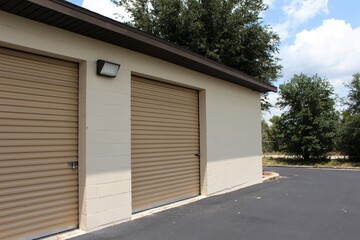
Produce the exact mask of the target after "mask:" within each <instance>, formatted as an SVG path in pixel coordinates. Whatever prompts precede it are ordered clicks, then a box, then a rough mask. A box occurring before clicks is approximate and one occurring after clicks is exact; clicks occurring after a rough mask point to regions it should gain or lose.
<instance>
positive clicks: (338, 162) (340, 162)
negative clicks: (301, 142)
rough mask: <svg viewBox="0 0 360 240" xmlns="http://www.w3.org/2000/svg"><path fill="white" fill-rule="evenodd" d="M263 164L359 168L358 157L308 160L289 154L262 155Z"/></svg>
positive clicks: (359, 161)
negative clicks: (352, 158) (351, 158)
mask: <svg viewBox="0 0 360 240" xmlns="http://www.w3.org/2000/svg"><path fill="white" fill-rule="evenodd" d="M263 166H269V167H291V166H293V167H315V168H356V169H360V159H354V160H350V159H346V158H341V157H340V158H335V157H332V158H326V159H311V160H308V161H305V160H303V159H302V158H297V157H291V156H266V155H265V156H264V157H263Z"/></svg>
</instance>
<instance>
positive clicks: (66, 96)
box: [1, 85, 77, 99]
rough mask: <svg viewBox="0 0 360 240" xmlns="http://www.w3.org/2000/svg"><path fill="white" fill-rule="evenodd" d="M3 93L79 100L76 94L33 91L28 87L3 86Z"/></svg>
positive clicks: (33, 89) (42, 90) (41, 90)
mask: <svg viewBox="0 0 360 240" xmlns="http://www.w3.org/2000/svg"><path fill="white" fill-rule="evenodd" d="M1 88H2V89H1V90H2V91H4V92H12V93H18V94H24V95H31V96H45V97H52V96H53V97H58V98H64V99H77V94H76V93H71V92H70V93H69V92H57V91H52V90H51V89H49V90H44V89H35V88H32V89H31V91H29V89H28V88H27V87H23V86H12V85H2V87H1Z"/></svg>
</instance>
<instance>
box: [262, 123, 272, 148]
mask: <svg viewBox="0 0 360 240" xmlns="http://www.w3.org/2000/svg"><path fill="white" fill-rule="evenodd" d="M261 136H262V151H263V153H266V152H271V151H272V146H271V139H270V126H269V124H268V123H267V122H266V121H265V120H261Z"/></svg>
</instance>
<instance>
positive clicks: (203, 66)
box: [25, 0, 277, 92]
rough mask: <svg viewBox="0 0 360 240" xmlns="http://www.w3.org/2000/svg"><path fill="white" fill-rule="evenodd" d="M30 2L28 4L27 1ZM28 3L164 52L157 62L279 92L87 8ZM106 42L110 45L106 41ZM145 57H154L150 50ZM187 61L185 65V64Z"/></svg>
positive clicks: (59, 1) (54, 0) (50, 1)
mask: <svg viewBox="0 0 360 240" xmlns="http://www.w3.org/2000/svg"><path fill="white" fill-rule="evenodd" d="M25 2H26V1H25ZM27 2H30V3H34V4H36V5H38V6H41V7H45V8H47V9H50V10H52V11H54V12H57V13H60V14H64V15H66V16H69V17H71V18H74V19H76V20H79V21H81V22H86V23H89V24H92V25H94V26H97V27H101V28H103V29H107V30H109V31H112V32H115V33H116V34H119V35H122V36H126V37H127V38H130V39H133V40H135V41H137V42H140V43H142V44H144V46H151V47H153V48H156V49H158V50H159V51H160V53H159V54H157V56H155V57H157V58H160V59H163V60H166V61H169V62H172V63H174V64H177V65H180V66H184V67H186V68H190V69H192V70H195V71H198V72H201V73H204V74H208V75H210V76H214V77H216V78H220V79H223V80H226V81H229V82H232V83H235V84H238V85H242V86H244V87H248V88H250V89H253V90H255V91H259V92H269V91H272V92H276V91H277V88H276V87H274V86H272V85H270V84H266V83H264V82H261V81H259V80H258V79H256V78H254V77H251V76H249V75H246V74H244V73H242V72H240V71H238V70H235V69H233V68H230V67H227V66H225V65H223V64H220V63H217V62H215V61H213V60H210V59H208V58H206V57H203V56H201V55H199V54H196V53H194V52H191V51H189V50H187V49H184V48H182V47H179V46H178V45H175V44H172V43H170V42H167V41H165V40H163V39H161V38H158V37H156V36H154V35H151V34H148V33H146V32H143V31H140V30H138V29H135V28H133V27H130V26H128V25H126V24H123V23H120V22H117V21H115V20H113V19H110V18H107V17H104V16H102V15H100V14H97V13H95V12H92V11H89V10H87V9H85V8H82V7H79V6H76V5H74V4H72V3H69V2H66V1H63V0H47V1H44V0H27ZM104 41H106V40H105V39H104ZM138 51H139V52H141V53H144V54H147V55H151V56H154V54H153V53H150V52H147V51H146V50H144V51H141V50H138ZM184 60H185V61H184Z"/></svg>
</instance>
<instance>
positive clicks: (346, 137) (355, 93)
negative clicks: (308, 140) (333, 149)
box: [338, 73, 360, 159]
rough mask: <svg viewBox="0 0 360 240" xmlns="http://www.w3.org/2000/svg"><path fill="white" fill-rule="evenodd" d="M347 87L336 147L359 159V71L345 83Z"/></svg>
mask: <svg viewBox="0 0 360 240" xmlns="http://www.w3.org/2000/svg"><path fill="white" fill-rule="evenodd" d="M346 86H347V87H348V88H349V93H348V98H347V102H346V103H347V105H348V109H346V110H345V111H344V112H343V117H342V122H341V125H340V127H339V137H338V138H339V143H338V144H339V146H338V149H339V150H340V151H341V152H342V153H344V154H346V155H348V156H349V157H350V158H354V159H355V158H356V159H360V73H356V74H354V75H353V79H352V80H351V81H350V83H349V84H347V85H346Z"/></svg>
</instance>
